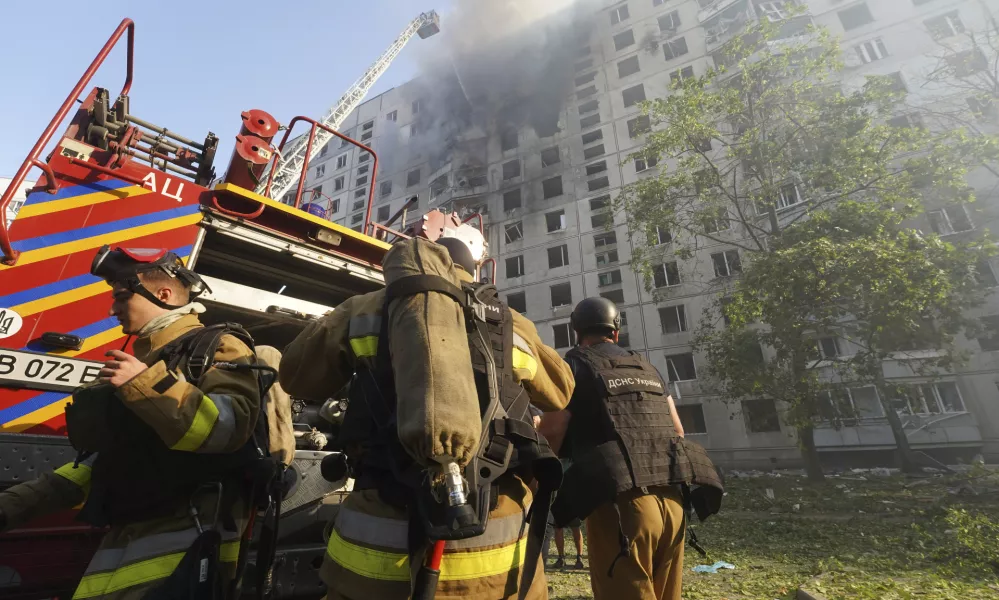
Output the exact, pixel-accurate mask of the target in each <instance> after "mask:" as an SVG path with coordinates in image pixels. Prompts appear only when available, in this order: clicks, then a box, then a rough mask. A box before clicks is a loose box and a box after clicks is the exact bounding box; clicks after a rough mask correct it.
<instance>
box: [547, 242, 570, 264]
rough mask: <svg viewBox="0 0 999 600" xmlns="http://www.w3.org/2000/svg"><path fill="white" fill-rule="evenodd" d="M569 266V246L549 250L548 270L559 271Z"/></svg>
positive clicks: (564, 245) (563, 245)
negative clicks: (558, 269)
mask: <svg viewBox="0 0 999 600" xmlns="http://www.w3.org/2000/svg"><path fill="white" fill-rule="evenodd" d="M568 264H569V246H567V245H566V244H562V245H561V246H555V247H553V248H549V249H548V268H549V269H557V268H559V267H564V266H566V265H568Z"/></svg>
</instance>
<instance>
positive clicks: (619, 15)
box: [610, 4, 630, 25]
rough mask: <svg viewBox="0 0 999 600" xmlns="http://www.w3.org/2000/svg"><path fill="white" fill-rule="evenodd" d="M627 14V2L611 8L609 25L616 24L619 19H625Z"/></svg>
mask: <svg viewBox="0 0 999 600" xmlns="http://www.w3.org/2000/svg"><path fill="white" fill-rule="evenodd" d="M629 16H630V15H629V14H628V5H627V4H622V5H621V6H618V7H617V8H612V9H611V11H610V20H611V25H617V24H618V23H620V22H621V21H627V20H628V17H629Z"/></svg>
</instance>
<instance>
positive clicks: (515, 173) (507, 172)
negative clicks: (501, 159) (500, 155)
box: [503, 160, 520, 181]
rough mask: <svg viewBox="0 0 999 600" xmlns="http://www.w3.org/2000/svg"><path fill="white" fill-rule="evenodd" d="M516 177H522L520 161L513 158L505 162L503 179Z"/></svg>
mask: <svg viewBox="0 0 999 600" xmlns="http://www.w3.org/2000/svg"><path fill="white" fill-rule="evenodd" d="M514 177H520V161H519V160H511V161H509V162H505V163H503V180H504V181H506V180H507V179H513V178H514Z"/></svg>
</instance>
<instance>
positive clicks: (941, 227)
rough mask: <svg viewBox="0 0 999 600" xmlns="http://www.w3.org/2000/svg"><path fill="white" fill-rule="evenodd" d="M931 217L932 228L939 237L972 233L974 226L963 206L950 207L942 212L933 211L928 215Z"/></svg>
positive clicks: (941, 210)
mask: <svg viewBox="0 0 999 600" xmlns="http://www.w3.org/2000/svg"><path fill="white" fill-rule="evenodd" d="M927 214H928V216H929V217H930V227H932V228H933V232H934V233H936V234H938V235H949V234H951V233H960V232H962V231H971V230H972V229H974V228H975V227H974V225H972V224H971V219H969V218H968V213H967V211H966V210H965V209H964V205H963V204H958V205H956V206H948V207H945V208H942V209H940V210H931V211H930V212H929V213H927Z"/></svg>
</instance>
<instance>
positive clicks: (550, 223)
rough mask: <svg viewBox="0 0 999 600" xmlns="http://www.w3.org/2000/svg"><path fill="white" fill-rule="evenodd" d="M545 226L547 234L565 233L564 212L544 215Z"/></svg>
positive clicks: (557, 211)
mask: <svg viewBox="0 0 999 600" xmlns="http://www.w3.org/2000/svg"><path fill="white" fill-rule="evenodd" d="M545 226H546V227H547V228H548V233H554V232H556V231H565V211H564V210H556V211H552V212H550V213H548V214H546V215H545Z"/></svg>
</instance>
